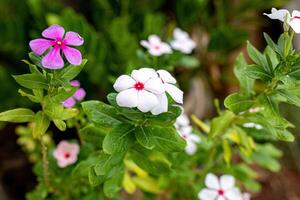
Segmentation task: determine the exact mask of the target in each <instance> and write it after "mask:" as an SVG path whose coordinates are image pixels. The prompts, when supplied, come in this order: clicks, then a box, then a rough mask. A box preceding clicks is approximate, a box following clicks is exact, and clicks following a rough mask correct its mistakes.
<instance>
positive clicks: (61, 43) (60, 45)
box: [54, 39, 64, 47]
mask: <svg viewBox="0 0 300 200" xmlns="http://www.w3.org/2000/svg"><path fill="white" fill-rule="evenodd" d="M54 45H55V46H59V47H62V46H63V45H64V42H63V41H62V40H60V39H57V40H55V41H54Z"/></svg>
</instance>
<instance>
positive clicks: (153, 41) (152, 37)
mask: <svg viewBox="0 0 300 200" xmlns="http://www.w3.org/2000/svg"><path fill="white" fill-rule="evenodd" d="M148 40H149V42H150V44H152V45H153V44H159V43H161V39H160V37H158V36H157V35H150V36H149V37H148Z"/></svg>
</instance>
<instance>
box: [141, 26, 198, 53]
mask: <svg viewBox="0 0 300 200" xmlns="http://www.w3.org/2000/svg"><path fill="white" fill-rule="evenodd" d="M173 37H174V39H173V40H172V41H171V42H170V45H171V46H170V45H169V44H168V43H166V42H163V41H161V39H160V38H159V37H158V36H157V35H150V36H149V37H148V40H142V41H141V42H140V43H141V45H142V46H143V47H145V48H146V49H148V52H149V53H150V54H151V55H152V56H161V55H164V54H171V53H172V48H173V49H174V50H178V51H180V52H182V53H184V54H190V53H192V51H193V49H194V48H195V47H196V43H195V42H194V41H193V40H192V39H191V38H190V36H189V35H188V33H187V32H185V31H183V30H181V29H180V28H176V29H175V30H174V32H173ZM171 47H172V48H171Z"/></svg>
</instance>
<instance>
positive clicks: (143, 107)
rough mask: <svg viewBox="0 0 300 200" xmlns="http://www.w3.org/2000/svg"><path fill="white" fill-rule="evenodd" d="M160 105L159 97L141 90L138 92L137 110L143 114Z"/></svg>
mask: <svg viewBox="0 0 300 200" xmlns="http://www.w3.org/2000/svg"><path fill="white" fill-rule="evenodd" d="M157 104H158V99H157V97H156V96H155V95H154V94H152V93H150V92H148V91H146V90H141V91H139V92H138V105H137V108H138V109H139V110H140V111H142V112H149V111H150V110H151V109H153V108H154V107H155V106H156V105H157Z"/></svg>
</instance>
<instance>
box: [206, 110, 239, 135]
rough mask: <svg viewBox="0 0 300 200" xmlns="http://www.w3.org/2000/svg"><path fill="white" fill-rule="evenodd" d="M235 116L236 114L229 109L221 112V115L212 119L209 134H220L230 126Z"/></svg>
mask: <svg viewBox="0 0 300 200" xmlns="http://www.w3.org/2000/svg"><path fill="white" fill-rule="evenodd" d="M234 118H235V114H234V113H233V112H231V111H229V110H227V111H225V112H223V113H221V115H220V116H218V117H216V118H214V119H213V120H212V121H211V128H210V132H209V136H210V137H215V136H217V135H220V134H221V133H222V132H224V130H225V129H226V128H228V126H229V125H230V124H231V122H232V121H233V120H234Z"/></svg>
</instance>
